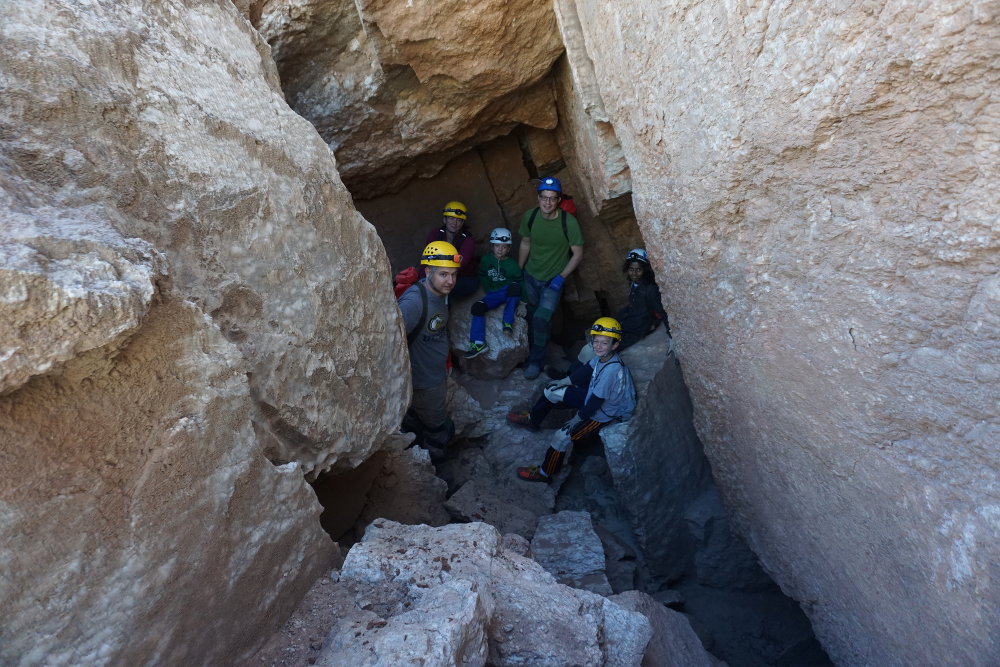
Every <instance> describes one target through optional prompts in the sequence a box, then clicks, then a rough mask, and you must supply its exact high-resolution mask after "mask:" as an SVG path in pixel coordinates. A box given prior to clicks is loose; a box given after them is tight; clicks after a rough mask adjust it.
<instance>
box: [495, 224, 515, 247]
mask: <svg viewBox="0 0 1000 667" xmlns="http://www.w3.org/2000/svg"><path fill="white" fill-rule="evenodd" d="M513 241H514V236H513V234H511V233H510V230H509V229H507V228H506V227H497V228H496V229H494V230H493V231H492V232H490V243H494V244H497V243H502V244H510V243H513Z"/></svg>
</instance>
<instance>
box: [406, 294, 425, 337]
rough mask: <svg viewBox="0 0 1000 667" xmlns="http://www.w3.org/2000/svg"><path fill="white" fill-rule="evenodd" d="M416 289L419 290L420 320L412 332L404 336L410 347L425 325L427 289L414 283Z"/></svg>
mask: <svg viewBox="0 0 1000 667" xmlns="http://www.w3.org/2000/svg"><path fill="white" fill-rule="evenodd" d="M414 285H415V286H416V288H417V289H418V290H420V320H418V321H417V326H415V327H413V331H411V332H409V333H408V334H406V344H407V345H412V344H413V341H415V340H416V339H417V336H418V335H419V334H420V331H421V329H423V328H424V325H425V324H427V288H426V287H424V284H423V283H419V282H418V283H414Z"/></svg>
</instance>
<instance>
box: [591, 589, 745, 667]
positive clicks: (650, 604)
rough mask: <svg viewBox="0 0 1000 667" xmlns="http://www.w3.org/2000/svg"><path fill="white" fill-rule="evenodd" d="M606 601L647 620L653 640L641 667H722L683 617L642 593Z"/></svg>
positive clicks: (637, 592) (638, 592)
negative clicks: (717, 666)
mask: <svg viewBox="0 0 1000 667" xmlns="http://www.w3.org/2000/svg"><path fill="white" fill-rule="evenodd" d="M609 599H610V600H613V601H614V602H615V604H617V605H620V606H622V607H624V608H625V609H629V610H631V611H636V612H639V613H640V614H642V615H643V616H645V617H646V618H648V619H649V623H650V625H651V626H652V628H653V637H652V639H650V640H649V644H648V645H647V646H646V653H645V655H643V658H642V664H643V667H715V666H716V665H724V664H725V663H723V662H722V661H720V660H718V659H716V658H715V657H714V656H712V654H710V653H709V652H708V651H706V650H705V647H704V646H703V645H702V643H701V640H700V639H698V635H696V634H695V632H694V629H693V628H692V627H691V623H689V622H688V620H687V618H686V617H685V616H684V614H681V613H680V612H676V611H674V610H673V609H667V608H666V607H664V606H663V605H662V604H660V603H659V602H657V601H656V600H654V599H653V598H652V597H650V596H649V595H646V594H645V593H643V592H642V591H625V592H624V593H619V594H617V595H612V596H611V597H610V598H609Z"/></svg>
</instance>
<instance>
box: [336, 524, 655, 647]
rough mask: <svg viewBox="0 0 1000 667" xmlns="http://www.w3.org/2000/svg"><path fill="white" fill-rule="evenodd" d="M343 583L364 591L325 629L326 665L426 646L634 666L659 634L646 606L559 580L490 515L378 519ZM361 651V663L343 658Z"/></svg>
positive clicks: (354, 552) (355, 550) (351, 557)
mask: <svg viewBox="0 0 1000 667" xmlns="http://www.w3.org/2000/svg"><path fill="white" fill-rule="evenodd" d="M339 585H340V586H355V587H357V588H358V589H359V590H361V591H363V594H362V595H360V596H359V604H357V605H355V608H354V610H351V614H350V615H349V616H348V617H346V618H343V619H340V620H339V621H338V624H337V626H336V627H335V628H334V630H333V632H332V633H331V636H330V637H328V638H327V641H326V646H325V647H324V655H323V656H321V659H320V662H321V664H348V663H349V664H369V662H371V661H372V660H374V659H375V656H376V655H377V656H378V657H379V658H380V659H381V660H382V662H381V663H380V664H401V663H402V662H405V658H406V656H409V655H413V654H414V652H415V651H416V652H417V653H418V654H419V650H420V648H421V647H424V646H426V647H428V650H431V651H432V652H433V653H434V654H435V655H442V656H451V657H454V656H461V657H464V658H465V659H466V660H468V662H467V663H463V662H461V661H458V662H455V661H450V662H448V664H479V665H481V664H491V665H524V664H532V665H553V666H554V665H570V664H577V665H636V664H639V662H640V660H641V659H642V655H643V652H644V651H645V648H646V644H647V642H648V641H649V638H650V636H651V634H652V632H651V629H650V626H649V621H648V620H647V619H646V617H645V616H643V615H642V614H639V613H635V612H629V611H625V610H624V609H622V608H621V607H619V606H617V605H615V604H614V603H611V602H609V601H608V600H607V599H606V598H603V597H601V596H599V595H595V594H593V593H589V592H587V591H582V590H577V589H573V588H569V587H567V586H562V585H560V584H558V583H556V581H555V579H553V578H552V576H551V575H550V574H548V573H547V572H546V571H545V570H544V569H542V566H541V565H539V564H538V563H536V562H534V561H533V560H531V559H529V558H525V557H524V556H521V555H519V554H518V553H515V552H513V551H510V550H508V549H507V548H505V547H504V546H503V541H502V540H501V538H500V534H499V533H498V532H497V531H496V530H495V529H494V528H492V527H491V526H488V525H486V524H482V523H472V524H455V525H450V526H443V527H441V528H430V527H428V526H403V525H400V524H397V523H394V522H391V521H388V520H378V521H375V522H374V523H373V524H372V525H371V526H369V528H368V531H367V532H366V533H365V538H364V540H363V541H362V542H361V543H359V544H356V545H355V546H354V547H352V548H351V551H350V552H349V553H348V554H347V559H346V560H345V561H344V567H343V569H342V570H341V572H340V584H339ZM411 609H412V610H413V611H410V610H411ZM415 612H423V613H415ZM411 628H412V629H413V634H412V635H410V630H411ZM484 637H485V649H486V650H485V651H484V650H483V645H482V639H483V638H484ZM378 651H386V653H377V652H378ZM355 654H358V655H360V656H362V658H360V659H361V662H353V661H352V660H345V659H344V657H345V656H353V655H355ZM484 658H485V659H484Z"/></svg>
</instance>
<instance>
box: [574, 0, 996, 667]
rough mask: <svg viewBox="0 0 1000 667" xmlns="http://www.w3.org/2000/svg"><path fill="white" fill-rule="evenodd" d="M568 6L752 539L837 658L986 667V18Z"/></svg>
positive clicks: (700, 408)
mask: <svg viewBox="0 0 1000 667" xmlns="http://www.w3.org/2000/svg"><path fill="white" fill-rule="evenodd" d="M575 5H576V10H577V14H578V15H579V18H580V26H581V30H582V31H583V43H585V44H586V48H587V52H588V55H589V57H590V60H591V61H592V62H593V63H594V68H595V73H596V79H597V82H598V85H599V87H600V92H601V98H602V100H603V102H604V105H605V108H606V109H607V111H608V115H609V117H610V119H611V121H612V123H613V124H614V126H615V129H616V134H617V136H618V138H619V139H620V140H621V143H622V146H623V148H624V151H625V155H626V157H627V159H628V162H629V165H630V166H631V173H632V179H633V186H634V203H635V208H636V213H637V217H638V219H639V220H640V226H641V228H642V230H643V234H644V236H645V239H646V242H647V247H648V249H649V250H650V255H651V257H652V258H653V263H654V266H655V268H656V269H657V272H658V274H659V275H660V276H661V278H666V280H667V282H668V283H669V290H667V291H666V293H665V300H666V302H667V306H668V310H669V312H670V318H671V325H672V329H673V331H674V334H675V338H676V340H677V347H678V350H679V353H680V357H681V359H682V360H683V362H684V368H685V378H686V379H687V382H688V384H689V386H690V389H691V394H692V398H693V401H694V405H695V423H696V426H697V428H698V431H699V435H700V437H701V439H702V441H703V443H704V444H705V447H706V452H707V454H708V456H709V458H710V460H711V461H712V465H713V470H714V472H715V475H716V478H717V481H718V482H719V485H720V488H721V490H722V492H723V495H724V498H725V500H726V504H727V506H728V507H729V508H730V509H731V510H732V511H733V512H734V518H735V519H736V520H737V522H738V524H739V525H740V527H741V532H743V533H744V535H745V536H746V537H747V539H748V542H749V543H750V545H751V546H752V547H753V549H754V550H755V551H756V552H757V553H758V554H759V555H760V556H761V559H762V562H763V564H764V566H765V568H766V569H767V570H768V571H769V572H770V573H771V574H772V575H773V576H774V577H775V579H777V580H778V581H779V582H780V583H781V585H782V588H783V589H784V590H785V591H787V592H788V593H790V594H791V595H793V596H794V597H796V598H797V599H798V600H800V601H802V602H803V603H804V606H805V608H806V611H807V613H808V614H809V615H810V616H811V618H812V620H813V624H814V627H815V628H816V631H817V634H818V636H819V637H820V639H821V640H822V641H823V643H824V645H825V646H826V647H827V649H828V650H829V652H830V654H831V657H832V658H833V659H834V661H836V662H837V663H839V664H890V663H904V664H926V663H954V662H959V663H963V664H988V663H992V662H995V661H996V657H997V655H998V654H1000V646H998V644H997V637H1000V583H998V581H1000V572H998V570H997V563H998V562H1000V538H998V535H1000V504H998V503H997V502H996V500H995V499H996V498H997V497H998V496H1000V480H998V465H1000V464H998V461H1000V423H998V415H997V409H996V406H997V404H998V401H1000V389H998V388H1000V345H998V344H997V331H998V329H1000V303H998V297H1000V279H998V278H997V275H996V267H997V258H998V253H997V250H998V248H1000V230H998V228H997V226H996V220H997V218H998V214H1000V177H998V174H997V170H996V165H997V164H998V162H1000V149H998V142H997V129H998V113H997V108H996V104H995V102H994V101H993V96H994V94H995V91H996V90H997V86H998V83H1000V66H998V61H997V58H996V46H995V45H996V44H997V43H998V40H1000V31H998V25H1000V20H998V18H1000V17H998V14H997V7H996V5H995V4H989V3H959V2H943V3H936V4H934V5H933V6H930V5H919V6H918V5H914V4H913V3H907V2H889V3H886V4H884V5H879V6H878V7H877V8H875V10H874V11H873V10H872V7H870V6H869V5H866V4H864V3H856V2H847V1H844V2H836V3H832V4H830V3H827V4H824V5H822V6H819V5H804V4H774V3H763V4H756V5H746V4H734V5H728V4H725V3H715V2H694V3H674V2H668V1H665V0H664V1H654V2H647V3H643V4H640V5H636V4H625V3H607V2H598V1H596V0H578V1H577V2H576V3H575ZM654 16H655V17H656V20H655V21H651V20H650V17H654ZM637 64H639V65H640V66H637Z"/></svg>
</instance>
